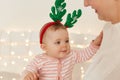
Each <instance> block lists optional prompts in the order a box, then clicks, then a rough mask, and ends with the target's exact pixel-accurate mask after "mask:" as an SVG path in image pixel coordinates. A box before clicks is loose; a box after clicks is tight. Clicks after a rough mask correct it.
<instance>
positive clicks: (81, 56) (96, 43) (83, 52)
mask: <svg viewBox="0 0 120 80" xmlns="http://www.w3.org/2000/svg"><path fill="white" fill-rule="evenodd" d="M102 36H103V33H102V32H101V33H100V35H99V36H98V37H96V39H95V40H93V41H92V42H91V43H90V45H89V47H87V48H84V49H80V50H73V54H74V53H75V54H74V59H75V62H76V63H80V62H83V61H86V60H89V59H91V58H92V57H93V55H94V54H96V52H97V50H98V49H99V47H100V45H101V42H102Z"/></svg>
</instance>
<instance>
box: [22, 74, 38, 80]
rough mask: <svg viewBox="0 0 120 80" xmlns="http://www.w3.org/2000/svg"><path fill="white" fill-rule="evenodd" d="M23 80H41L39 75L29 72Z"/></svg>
mask: <svg viewBox="0 0 120 80" xmlns="http://www.w3.org/2000/svg"><path fill="white" fill-rule="evenodd" d="M23 80H39V77H38V74H37V73H33V72H29V73H28V74H27V75H26V76H25V77H24V79H23Z"/></svg>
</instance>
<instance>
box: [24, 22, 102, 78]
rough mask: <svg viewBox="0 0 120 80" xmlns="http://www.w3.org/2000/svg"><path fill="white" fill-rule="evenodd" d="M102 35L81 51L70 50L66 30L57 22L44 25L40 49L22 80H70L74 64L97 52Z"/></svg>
mask: <svg viewBox="0 0 120 80" xmlns="http://www.w3.org/2000/svg"><path fill="white" fill-rule="evenodd" d="M101 40H102V33H101V34H100V35H99V36H98V37H97V38H96V39H95V40H93V41H92V42H91V44H90V46H89V47H87V48H85V49H83V50H71V48H70V43H69V35H68V31H67V28H66V27H65V26H64V25H62V24H61V23H59V22H50V23H47V24H45V25H44V26H43V27H42V29H41V32H40V43H41V48H42V49H43V50H44V51H45V53H43V54H39V55H37V56H36V57H35V58H34V59H33V60H32V61H31V63H30V64H29V65H28V66H27V67H26V70H25V71H24V80H38V78H39V80H72V69H73V67H74V65H75V64H76V63H81V62H83V61H86V60H89V59H90V58H91V57H92V56H93V55H94V54H95V53H96V52H97V50H98V48H99V46H100V44H101Z"/></svg>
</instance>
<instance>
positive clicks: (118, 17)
mask: <svg viewBox="0 0 120 80" xmlns="http://www.w3.org/2000/svg"><path fill="white" fill-rule="evenodd" d="M84 5H85V7H88V6H91V7H92V9H94V10H95V13H97V14H98V18H99V19H100V20H104V21H107V22H108V24H106V25H105V27H104V28H103V40H102V44H101V47H100V49H99V51H98V53H97V54H96V56H95V57H94V59H93V61H92V63H91V65H90V67H89V68H88V70H87V71H86V73H85V77H84V80H120V76H119V74H120V0H84Z"/></svg>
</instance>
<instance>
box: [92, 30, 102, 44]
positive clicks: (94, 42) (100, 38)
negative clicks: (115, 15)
mask: <svg viewBox="0 0 120 80" xmlns="http://www.w3.org/2000/svg"><path fill="white" fill-rule="evenodd" d="M102 38H103V31H102V32H101V33H100V34H99V35H98V36H97V37H96V39H95V40H93V44H94V45H96V46H100V45H101V42H102Z"/></svg>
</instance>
